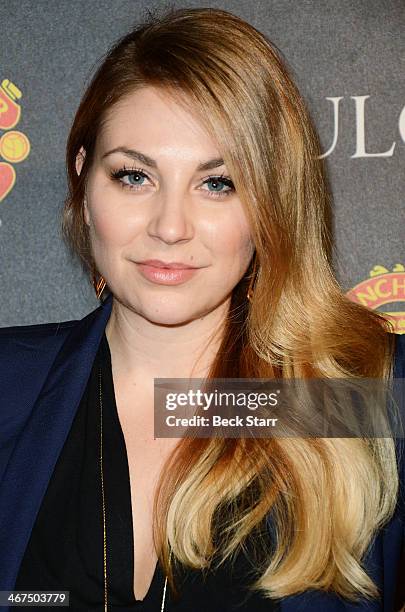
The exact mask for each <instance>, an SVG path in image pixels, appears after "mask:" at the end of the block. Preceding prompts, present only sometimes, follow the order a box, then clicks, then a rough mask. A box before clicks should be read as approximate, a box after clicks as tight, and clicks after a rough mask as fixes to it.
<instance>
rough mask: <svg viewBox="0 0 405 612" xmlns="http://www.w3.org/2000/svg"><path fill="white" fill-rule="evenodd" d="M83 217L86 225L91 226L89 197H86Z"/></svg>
mask: <svg viewBox="0 0 405 612" xmlns="http://www.w3.org/2000/svg"><path fill="white" fill-rule="evenodd" d="M83 216H84V220H85V222H86V225H88V226H90V213H89V207H88V205H87V196H86V195H85V196H84V201H83Z"/></svg>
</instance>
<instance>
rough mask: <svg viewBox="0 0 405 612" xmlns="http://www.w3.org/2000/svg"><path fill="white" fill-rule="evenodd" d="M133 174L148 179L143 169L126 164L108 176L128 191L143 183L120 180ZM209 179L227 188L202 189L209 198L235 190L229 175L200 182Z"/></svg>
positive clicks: (226, 194)
mask: <svg viewBox="0 0 405 612" xmlns="http://www.w3.org/2000/svg"><path fill="white" fill-rule="evenodd" d="M134 174H139V176H142V177H144V178H146V179H148V180H150V179H149V177H148V175H147V174H146V173H145V172H144V170H143V169H142V168H127V167H126V166H124V167H123V168H120V169H119V170H112V171H111V172H110V178H111V179H112V180H113V181H117V182H119V183H120V185H121V187H122V188H123V189H129V190H130V191H138V189H140V188H141V187H143V185H130V184H128V183H124V182H123V181H122V180H121V179H122V178H124V177H125V176H128V175H134ZM210 181H212V182H217V183H223V184H224V185H225V186H226V187H228V188H229V189H228V190H226V191H218V192H214V191H207V190H204V191H207V193H208V197H209V198H214V199H215V198H217V199H218V198H222V197H227V196H229V195H231V194H232V193H234V191H235V187H234V184H233V182H232V181H231V179H230V177H229V176H224V175H223V174H221V175H220V176H218V175H217V176H208V177H207V178H206V179H204V180H203V183H202V184H203V185H205V184H206V183H209V182H210Z"/></svg>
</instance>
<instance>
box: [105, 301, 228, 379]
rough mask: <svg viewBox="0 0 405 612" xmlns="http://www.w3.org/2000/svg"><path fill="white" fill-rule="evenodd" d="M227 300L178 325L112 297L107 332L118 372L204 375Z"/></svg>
mask: <svg viewBox="0 0 405 612" xmlns="http://www.w3.org/2000/svg"><path fill="white" fill-rule="evenodd" d="M228 308H229V301H226V302H223V303H222V304H220V306H218V307H217V308H216V309H214V310H213V311H211V312H209V313H207V314H205V315H204V316H201V317H198V318H196V319H194V320H192V321H189V322H187V323H184V324H181V325H159V324H156V323H153V322H151V321H149V320H148V319H146V318H145V317H143V316H142V315H140V314H138V313H136V312H134V311H133V310H131V309H130V308H128V307H126V306H125V305H123V304H122V303H120V302H118V300H116V298H113V304H112V311H111V316H110V319H109V321H108V323H107V326H106V336H107V340H108V344H109V347H110V352H111V360H112V362H113V367H114V371H115V373H116V374H117V375H124V376H125V375H128V374H130V375H131V377H133V376H136V377H137V378H141V379H142V378H144V377H145V378H149V379H150V378H159V377H161V378H188V377H196V378H200V377H201V378H203V377H205V376H206V375H207V374H208V371H209V368H210V366H211V364H212V362H213V360H214V358H215V355H216V353H217V351H218V348H219V344H220V341H221V339H222V330H223V323H224V320H225V316H226V313H227V310H228Z"/></svg>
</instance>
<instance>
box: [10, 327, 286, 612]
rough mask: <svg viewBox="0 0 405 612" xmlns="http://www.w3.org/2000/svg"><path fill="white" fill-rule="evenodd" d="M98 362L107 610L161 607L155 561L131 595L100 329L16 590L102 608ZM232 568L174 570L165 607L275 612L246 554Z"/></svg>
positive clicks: (121, 484) (129, 540)
mask: <svg viewBox="0 0 405 612" xmlns="http://www.w3.org/2000/svg"><path fill="white" fill-rule="evenodd" d="M99 366H101V371H102V385H103V458H104V460H103V472H104V492H105V502H106V504H105V505H106V527H107V561H108V568H107V576H108V593H109V601H108V604H109V605H108V610H109V611H118V610H120V611H121V612H129V611H130V610H132V611H133V610H139V612H160V610H161V603H162V596H163V588H164V575H163V572H162V569H161V566H160V564H159V562H158V563H157V566H156V569H155V573H154V576H153V580H152V584H151V586H150V588H149V591H148V593H147V594H146V596H145V598H144V599H143V600H139V601H137V600H135V597H134V593H133V575H134V559H133V548H134V545H133V527H132V508H131V489H130V480H129V468H128V458H127V452H126V446H125V439H124V435H123V432H122V429H121V425H120V421H119V418H118V413H117V407H116V403H115V394H114V386H113V378H112V369H111V355H110V350H109V346H108V342H107V338H106V336H105V334H104V335H103V338H102V341H101V343H100V347H99V349H98V352H97V355H96V359H95V361H94V364H93V368H92V371H91V374H90V378H89V381H88V384H87V387H86V389H85V392H84V394H83V397H82V400H81V402H80V405H79V407H78V410H77V412H76V415H75V418H74V420H73V423H72V427H71V429H70V432H69V434H68V437H67V439H66V441H65V444H64V446H63V448H62V451H61V453H60V455H59V458H58V461H57V463H56V466H55V469H54V471H53V473H52V476H51V479H50V481H49V485H48V488H47V490H46V493H45V495H44V498H43V500H42V504H41V507H40V509H39V513H38V515H37V518H36V521H35V524H34V527H33V530H32V532H31V537H30V540H29V542H28V545H27V548H26V551H25V554H24V558H23V561H22V564H21V566H20V570H19V574H18V577H17V582H16V585H15V590H26V591H27V590H36V591H40V590H41V591H48V592H49V591H53V592H54V591H55V590H56V591H58V590H59V591H61V590H63V591H69V592H70V595H69V597H70V606H69V607H70V609H73V610H97V611H100V612H101V611H103V610H104V603H103V602H104V579H103V523H102V497H101V480H100V463H99V457H100V405H99V378H98V375H99ZM55 409H57V407H55ZM230 567H231V566H230V565H229V564H228V565H225V566H224V567H222V568H221V569H220V570H218V571H217V572H216V573H213V572H211V573H208V574H207V573H205V574H203V572H201V571H196V570H191V569H188V568H184V569H182V570H181V574H180V573H179V572H177V573H176V577H177V584H178V586H179V588H180V592H181V597H180V600H179V601H176V602H175V601H174V599H173V597H172V594H171V592H170V588H169V585H168V586H167V589H166V600H165V608H164V610H165V612H169V611H176V612H186V611H187V612H190V611H191V610H192V611H193V612H206V611H207V610H210V612H228V611H229V612H230V611H234V610H235V611H236V610H239V611H240V612H272V611H273V610H279V607H278V604H277V602H276V601H272V600H269V599H266V598H264V597H263V596H261V595H259V594H256V593H250V592H249V591H248V590H247V589H246V587H244V586H243V583H245V585H246V583H247V580H246V576H247V571H248V570H252V568H251V566H250V565H249V564H248V562H247V560H246V558H245V556H244V555H242V554H239V556H238V557H237V560H236V563H235V564H234V566H233V571H232V572H231V571H230ZM251 581H252V580H251V576H250V582H251ZM20 608H21V606H20ZM23 609H26V610H32V609H33V608H32V607H31V608H28V607H23ZM44 609H45V610H59V611H60V610H63V609H64V608H63V607H62V608H61V607H55V606H51V607H49V606H47V607H46V608H44ZM65 609H67V608H65Z"/></svg>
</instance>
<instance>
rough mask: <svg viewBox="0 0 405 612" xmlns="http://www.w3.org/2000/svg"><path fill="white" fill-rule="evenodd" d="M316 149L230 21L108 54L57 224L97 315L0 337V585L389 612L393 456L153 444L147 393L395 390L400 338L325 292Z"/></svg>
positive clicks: (268, 441)
mask: <svg viewBox="0 0 405 612" xmlns="http://www.w3.org/2000/svg"><path fill="white" fill-rule="evenodd" d="M319 155H320V149H319V143H318V140H317V136H316V133H315V130H314V128H313V125H312V123H311V119H310V117H309V114H308V111H307V109H306V107H305V105H304V102H303V100H302V98H301V96H300V94H299V92H298V90H297V88H296V86H295V85H294V83H293V81H292V80H291V77H290V76H289V73H288V70H287V68H286V66H285V64H284V63H283V61H282V59H281V56H280V53H279V52H278V51H277V49H276V48H275V46H274V45H272V44H271V43H270V42H269V41H268V40H267V39H266V38H265V37H264V36H263V35H262V34H261V33H259V32H258V31H257V30H255V29H254V28H253V27H252V26H250V25H249V24H247V23H246V22H244V21H242V20H241V19H240V18H238V17H236V16H235V15H232V14H231V13H228V12H225V11H222V10H218V9H181V10H170V11H167V12H166V13H165V14H164V15H163V16H162V17H160V18H150V19H149V21H148V22H145V23H143V24H141V25H140V26H138V27H137V28H135V29H134V30H133V31H132V32H130V33H129V34H128V35H127V36H125V37H124V38H123V39H121V40H120V41H119V42H118V43H117V44H116V45H115V46H114V47H113V48H112V49H111V50H110V52H109V53H108V55H107V56H106V58H105V59H104V61H103V62H102V64H101V65H100V67H99V69H98V71H97V73H96V74H95V76H94V78H93V80H92V82H91V83H90V85H89V87H88V89H87V91H86V92H85V94H84V97H83V99H82V101H81V103H80V106H79V108H78V111H77V113H76V116H75V119H74V122H73V126H72V129H71V132H70V136H69V141H68V146H67V167H68V177H69V187H70V193H69V197H68V199H67V201H66V205H65V210H64V216H63V230H64V234H65V236H66V237H67V239H68V241H69V243H70V245H71V246H72V247H73V250H74V252H75V253H76V254H77V255H79V257H80V258H81V261H82V262H83V264H84V266H85V268H86V270H87V271H88V272H89V274H90V278H92V280H93V283H94V286H95V289H96V294H97V296H98V297H99V298H100V299H101V300H102V303H101V305H100V307H99V308H97V310H95V311H94V312H92V313H90V314H89V315H88V316H86V317H85V318H84V319H82V320H80V321H68V322H62V323H49V324H45V325H33V326H23V327H13V328H5V329H2V330H1V344H0V347H1V355H2V359H3V361H2V368H3V371H4V373H5V375H4V381H2V388H1V392H2V397H3V400H4V407H3V410H2V412H3V414H2V429H1V436H2V439H1V442H2V444H1V452H2V455H1V460H2V461H1V466H0V467H1V475H2V482H1V488H0V494H1V495H0V511H1V513H0V519H1V527H2V531H1V547H0V550H1V552H0V587H1V589H2V590H5V589H15V590H32V589H35V590H43V591H46V590H48V591H49V590H52V591H53V592H55V591H57V590H63V591H69V592H70V606H71V608H72V609H87V610H115V609H118V608H119V609H120V610H133V609H135V606H136V607H137V608H139V609H140V610H171V609H173V610H193V611H200V610H208V609H212V610H217V611H221V612H224V611H225V610H236V609H239V610H249V611H255V612H256V611H258V610H276V609H278V610H282V611H284V610H286V611H295V610H302V611H306V610H311V611H313V610H319V611H320V610H333V611H335V610H336V611H338V610H339V611H340V610H347V611H349V610H373V611H374V610H376V611H377V610H381V611H382V610H384V611H385V612H387V611H391V610H398V609H399V608H400V606H401V605H402V603H403V602H402V597H401V593H400V592H399V588H398V584H399V572H400V557H401V548H403V543H404V525H403V517H404V509H403V499H402V497H401V495H402V493H401V491H402V492H403V489H402V487H403V484H404V483H403V480H404V472H403V469H404V468H403V464H402V463H401V462H400V459H401V451H402V446H401V445H400V444H399V443H398V441H395V440H393V439H391V438H374V439H369V440H366V439H363V438H337V437H336V438H308V437H289V438H277V437H268V438H264V439H263V438H262V439H243V438H241V439H229V438H224V439H221V438H212V439H209V438H208V439H204V438H201V439H192V438H183V439H176V438H156V439H154V430H153V383H154V378H155V377H158V378H159V377H162V378H163V377H170V378H178V377H179V378H188V377H199V378H206V379H208V380H209V379H212V378H215V377H217V378H229V377H242V378H250V377H252V378H255V377H256V378H261V377H264V378H292V377H295V378H316V377H319V378H353V379H355V378H362V377H367V378H383V379H387V380H388V379H390V378H391V377H392V375H394V376H396V377H404V368H405V365H404V342H403V339H404V338H403V337H400V336H397V337H395V335H394V334H392V333H390V332H392V326H391V324H390V323H389V322H388V321H387V320H386V319H385V318H384V317H383V315H381V314H379V313H377V312H373V311H371V310H368V309H366V308H364V307H362V306H359V305H358V304H355V303H353V302H351V301H349V300H348V298H347V297H346V296H345V295H344V293H343V292H342V290H341V289H340V287H339V285H338V283H337V281H336V280H335V276H334V274H333V270H332V265H331V236H330V229H329V220H330V200H329V196H328V191H327V186H326V178H325V174H324V168H323V164H322V162H321V160H320V159H319ZM190 268H191V269H190ZM6 360H7V361H6ZM393 370H394V371H393ZM2 609H4V610H6V609H8V608H7V607H4V608H2Z"/></svg>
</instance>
